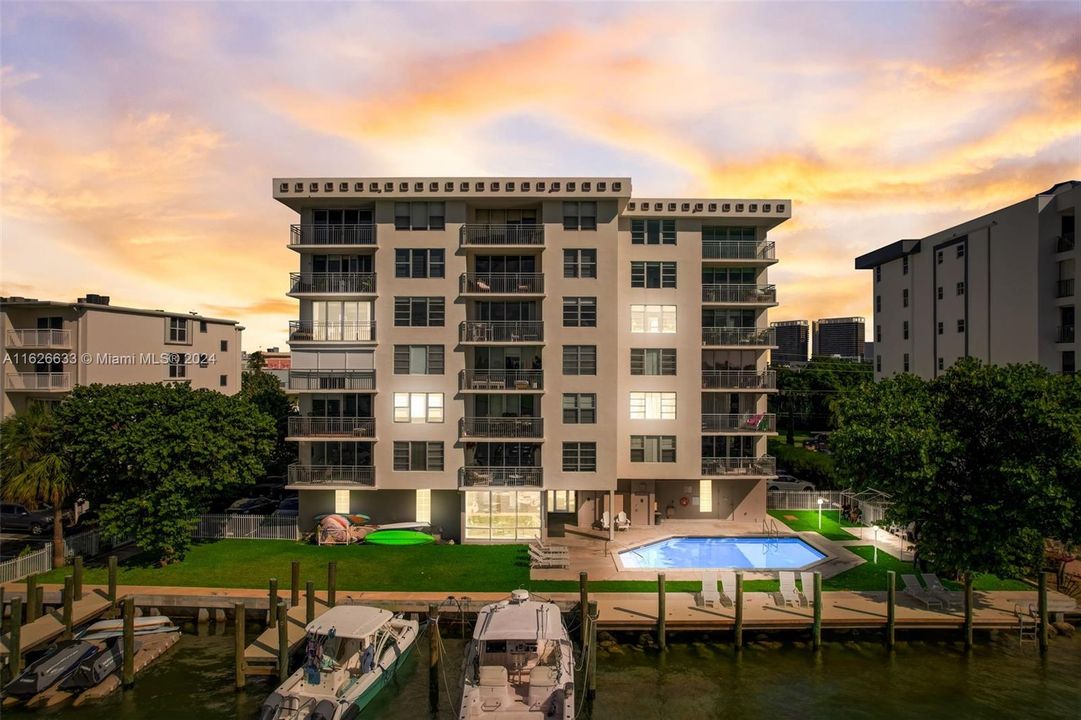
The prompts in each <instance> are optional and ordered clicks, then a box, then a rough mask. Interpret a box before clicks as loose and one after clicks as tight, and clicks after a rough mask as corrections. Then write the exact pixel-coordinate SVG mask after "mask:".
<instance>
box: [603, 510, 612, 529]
mask: <svg viewBox="0 0 1081 720" xmlns="http://www.w3.org/2000/svg"><path fill="white" fill-rule="evenodd" d="M610 527H612V516H611V515H609V514H608V511H607V510H605V511H604V512H602V513H601V530H607V529H608V528H610Z"/></svg>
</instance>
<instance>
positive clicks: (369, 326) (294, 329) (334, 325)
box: [289, 320, 375, 343]
mask: <svg viewBox="0 0 1081 720" xmlns="http://www.w3.org/2000/svg"><path fill="white" fill-rule="evenodd" d="M373 340H375V323H374V322H308V321H306V320H292V321H290V323H289V342H291V343H294V342H340V343H357V342H372V341H373Z"/></svg>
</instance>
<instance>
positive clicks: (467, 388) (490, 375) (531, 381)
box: [458, 370, 544, 393]
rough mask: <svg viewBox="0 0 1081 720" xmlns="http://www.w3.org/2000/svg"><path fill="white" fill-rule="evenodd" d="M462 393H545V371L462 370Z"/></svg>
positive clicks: (459, 382)
mask: <svg viewBox="0 0 1081 720" xmlns="http://www.w3.org/2000/svg"><path fill="white" fill-rule="evenodd" d="M458 389H459V390H461V391H462V392H530V393H536V392H544V371H543V370H462V371H461V372H459V373H458Z"/></svg>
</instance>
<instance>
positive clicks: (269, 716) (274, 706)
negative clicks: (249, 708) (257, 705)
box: [259, 692, 282, 720]
mask: <svg viewBox="0 0 1081 720" xmlns="http://www.w3.org/2000/svg"><path fill="white" fill-rule="evenodd" d="M281 704H282V696H281V693H276V692H274V693H270V695H269V696H268V697H267V699H266V701H265V702H264V703H263V707H262V709H261V710H260V711H259V720H274V718H275V717H277V715H278V708H279V707H280V706H281Z"/></svg>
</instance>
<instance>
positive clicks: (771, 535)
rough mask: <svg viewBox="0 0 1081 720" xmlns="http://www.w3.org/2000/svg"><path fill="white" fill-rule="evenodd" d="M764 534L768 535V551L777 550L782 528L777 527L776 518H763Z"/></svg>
mask: <svg viewBox="0 0 1081 720" xmlns="http://www.w3.org/2000/svg"><path fill="white" fill-rule="evenodd" d="M762 534H763V535H765V536H766V552H769V551H770V550H777V539H778V538H779V537H780V536H781V529H780V528H779V527H777V521H776V520H775V519H774V518H769V519H768V520H767V519H763V520H762Z"/></svg>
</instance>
